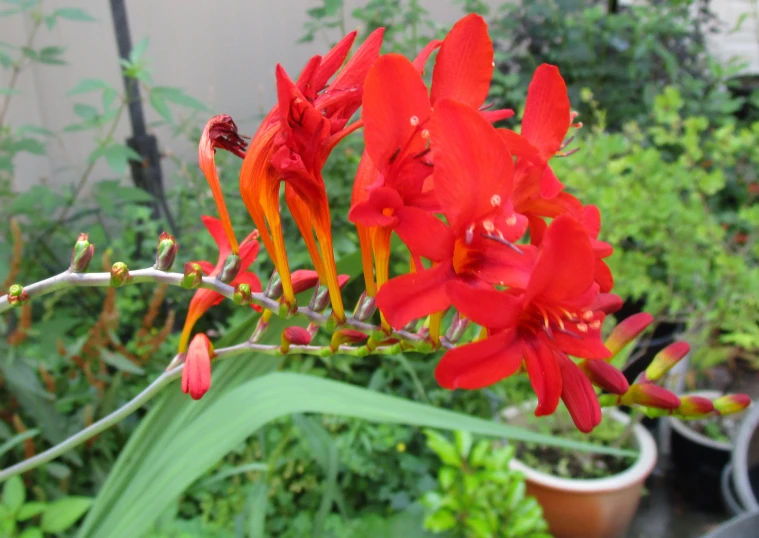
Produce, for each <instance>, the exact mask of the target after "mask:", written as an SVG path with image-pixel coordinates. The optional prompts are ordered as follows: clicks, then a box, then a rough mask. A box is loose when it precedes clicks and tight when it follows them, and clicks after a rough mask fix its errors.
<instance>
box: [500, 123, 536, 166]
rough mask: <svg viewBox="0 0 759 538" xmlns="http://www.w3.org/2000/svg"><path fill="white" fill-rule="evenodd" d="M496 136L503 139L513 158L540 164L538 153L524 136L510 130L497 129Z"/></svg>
mask: <svg viewBox="0 0 759 538" xmlns="http://www.w3.org/2000/svg"><path fill="white" fill-rule="evenodd" d="M498 136H500V137H501V138H502V139H503V141H504V142H505V143H506V146H507V147H508V148H509V152H510V153H511V154H512V155H513V156H514V157H516V158H524V159H527V160H528V161H530V162H540V151H539V150H538V148H536V147H535V146H533V145H532V144H531V143H530V141H529V140H527V139H526V138H525V137H524V136H522V135H520V134H518V133H515V132H514V131H512V130H511V129H498Z"/></svg>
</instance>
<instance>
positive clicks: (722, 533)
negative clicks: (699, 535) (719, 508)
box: [703, 512, 759, 538]
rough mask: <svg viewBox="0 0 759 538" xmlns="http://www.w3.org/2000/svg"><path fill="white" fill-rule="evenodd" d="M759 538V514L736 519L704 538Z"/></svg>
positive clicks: (749, 514)
mask: <svg viewBox="0 0 759 538" xmlns="http://www.w3.org/2000/svg"><path fill="white" fill-rule="evenodd" d="M754 537H759V512H749V513H747V514H743V515H740V516H738V517H734V518H733V519H731V520H730V521H727V522H725V523H723V524H722V525H720V526H719V527H717V528H716V529H714V530H713V531H712V532H710V533H709V534H706V535H704V536H703V538H754Z"/></svg>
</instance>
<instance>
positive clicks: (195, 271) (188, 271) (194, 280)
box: [182, 262, 203, 290]
mask: <svg viewBox="0 0 759 538" xmlns="http://www.w3.org/2000/svg"><path fill="white" fill-rule="evenodd" d="M202 283H203V269H201V268H200V264H197V263H193V262H188V263H186V264H184V277H183V278H182V287H183V288H185V289H188V290H194V289H196V288H199V287H200V285H201V284H202Z"/></svg>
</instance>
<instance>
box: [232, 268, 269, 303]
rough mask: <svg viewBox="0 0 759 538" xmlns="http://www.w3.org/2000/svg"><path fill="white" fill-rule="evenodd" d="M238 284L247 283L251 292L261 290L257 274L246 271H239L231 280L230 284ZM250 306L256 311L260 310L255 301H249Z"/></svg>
mask: <svg viewBox="0 0 759 538" xmlns="http://www.w3.org/2000/svg"><path fill="white" fill-rule="evenodd" d="M238 284H247V285H248V286H250V291H252V292H260V291H261V290H262V287H261V281H260V280H259V279H258V276H256V275H255V274H254V273H250V272H248V271H240V272H239V273H238V274H237V276H236V277H235V279H234V280H233V281H232V282H231V285H232V286H237V285H238ZM250 307H251V308H252V309H253V310H255V311H256V312H261V307H260V306H259V305H257V304H255V303H251V304H250Z"/></svg>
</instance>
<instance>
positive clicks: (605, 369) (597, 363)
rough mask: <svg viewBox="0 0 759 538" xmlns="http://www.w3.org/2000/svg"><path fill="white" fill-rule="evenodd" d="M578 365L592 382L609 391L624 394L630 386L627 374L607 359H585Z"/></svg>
mask: <svg viewBox="0 0 759 538" xmlns="http://www.w3.org/2000/svg"><path fill="white" fill-rule="evenodd" d="M578 366H579V367H580V369H581V370H582V371H583V372H584V373H585V375H586V376H587V378H588V379H589V380H590V382H591V383H593V384H594V385H595V386H596V387H599V388H601V389H603V390H605V391H607V392H611V393H612V394H624V393H626V392H627V391H628V389H629V388H630V384H629V383H628V382H627V378H625V375H624V374H623V373H622V372H620V371H619V370H618V369H617V368H615V367H614V366H612V365H611V364H609V363H608V362H606V361H601V360H584V361H580V362H579V363H578Z"/></svg>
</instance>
